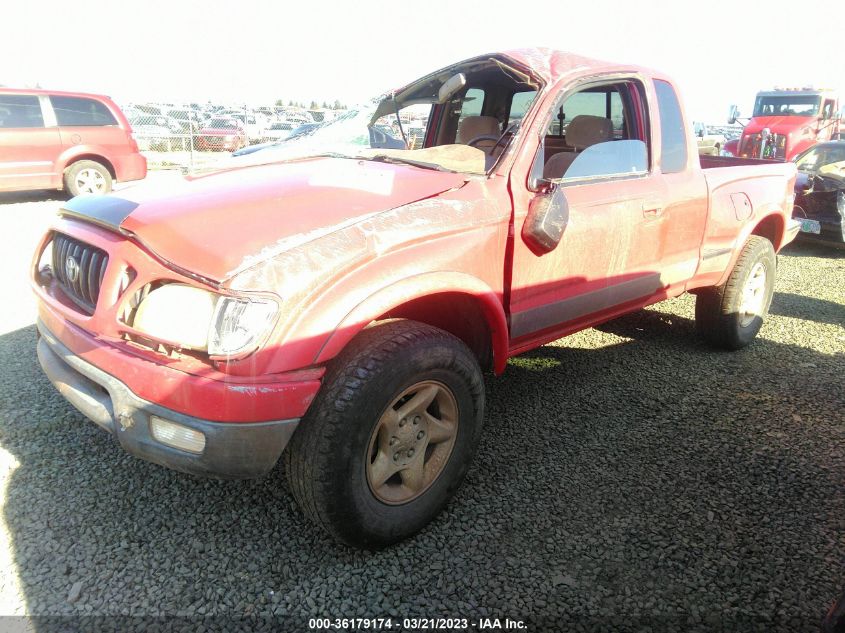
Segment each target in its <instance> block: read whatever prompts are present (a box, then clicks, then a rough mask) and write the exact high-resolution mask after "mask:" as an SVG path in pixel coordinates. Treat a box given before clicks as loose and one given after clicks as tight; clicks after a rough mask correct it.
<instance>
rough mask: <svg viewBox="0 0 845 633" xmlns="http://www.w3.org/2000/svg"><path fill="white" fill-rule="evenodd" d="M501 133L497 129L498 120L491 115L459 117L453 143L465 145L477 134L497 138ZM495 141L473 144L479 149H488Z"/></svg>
mask: <svg viewBox="0 0 845 633" xmlns="http://www.w3.org/2000/svg"><path fill="white" fill-rule="evenodd" d="M501 135H502V131H501V130H500V129H499V121H498V119H496V117H493V116H468V117H464V118H463V119H461V122H460V123H458V134H457V135H456V137H455V143H458V144H460V145H466V144H467V143H468V142H469V141H471V140H472V139H474V138H476V137H478V136H495V137H496V139H498V138H499V137H500V136H501ZM495 144H496V141H479V142H478V143H476V144H475V147H477V148H478V149H480V150H483V151H485V152H486V151H488V150H490V149H491V148H492V147H493V145H495Z"/></svg>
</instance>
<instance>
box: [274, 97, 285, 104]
mask: <svg viewBox="0 0 845 633" xmlns="http://www.w3.org/2000/svg"><path fill="white" fill-rule="evenodd" d="M275 105H277V106H283V105H285V100H284V99H276V103H275Z"/></svg>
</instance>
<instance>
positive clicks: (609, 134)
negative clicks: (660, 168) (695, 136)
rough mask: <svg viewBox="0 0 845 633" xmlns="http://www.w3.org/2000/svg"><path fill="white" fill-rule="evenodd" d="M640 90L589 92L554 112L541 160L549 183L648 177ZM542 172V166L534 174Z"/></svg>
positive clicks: (628, 84) (618, 87) (626, 84)
mask: <svg viewBox="0 0 845 633" xmlns="http://www.w3.org/2000/svg"><path fill="white" fill-rule="evenodd" d="M643 103H644V98H643V90H642V86H641V84H640V83H639V82H636V81H633V80H631V81H621V82H615V83H612V84H606V85H600V86H595V85H593V86H590V87H588V88H585V89H584V90H581V91H578V92H576V93H574V94H570V95H569V96H568V97H566V98H565V100H563V101H562V102H560V103H559V104H558V105H556V106H555V107H554V108H553V110H552V116H551V121H550V122H549V125H548V128H547V130H546V136H545V138H544V142H543V147H542V149H541V151H540V152H538V159H539V158H540V157H544V161H545V162H544V163H543V168H542V173H543V178H544V179H545V180H552V181H562V182H563V183H567V182H570V181H575V180H578V181H580V180H584V179H592V178H608V177H612V178H618V177H626V176H634V175H640V174H643V173H646V172H647V171H648V140H647V135H646V129H647V125H646V121H645V120H643V118H642V113H644V112H645V108H644V107H643ZM537 171H539V166H538V167H537V168H536V169H535V171H534V172H533V173H536V172H537Z"/></svg>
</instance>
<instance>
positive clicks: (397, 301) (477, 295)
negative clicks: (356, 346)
mask: <svg viewBox="0 0 845 633" xmlns="http://www.w3.org/2000/svg"><path fill="white" fill-rule="evenodd" d="M443 293H451V294H462V295H466V296H468V297H471V298H472V299H474V300H475V301H477V302H478V303H477V304H478V305H479V306H480V308H481V310H482V313H483V314H484V317H485V319H486V322H487V326H488V328H489V330H490V334H491V341H490V345H491V347H492V350H493V370H494V371H495V372H496V373H497V374H500V373H502V372H503V371H504V369H505V364H506V362H507V352H508V325H507V318H506V316H505V311H504V308H503V306H502V299H501V297H500V296H498V295H497V294H496V293H495V292H494V291H493V289H492V288H490V286H488V285H487V284H486V283H484V282H483V281H482V280H480V279H478V278H477V277H473V276H472V275H469V274H466V273H459V272H430V273H422V274H420V275H415V276H413V277H408V278H405V279H402V280H401V281H398V282H396V283H394V284H392V285H390V286H387V287H386V288H382V289H381V290H379V291H378V292H375V293H373V294H372V295H370V296H369V297H367V298H366V299H365V300H364V301H362V302H361V303H359V304H358V305H357V306H356V307H355V308H354V309H353V310H352V311H351V312H349V314H347V315H346V317H345V318H344V319H343V320H342V321H341V322H340V323H339V324H338V326H337V327H336V328H335V330H334V332H332V333H331V335H330V336H329V337H328V338H327V339H326V341H325V343H324V344H323V346H322V347H321V349H320V350H319V352H318V354H317V356H316V357H315V358H314V364H322V363H325V362H327V361H329V360H331V359H332V358H334V357H335V356H337V355H338V354H339V353H340V352H341V351H342V350H343V348H344V347H346V345H347V344H348V343H349V342H350V341H351V340H352V339H353V338H354V337H355V336H357V335H358V333H359V332H360V331H361V330H363V329H364V328H365V327H366V326H367V325H368V324H370V323H372V322H373V321H374V320H376V319H378V318H379V317H380V316H382V315H384V314H386V313H388V312H390V311H391V310H395V309H397V308H399V307H400V306H402V305H404V304H407V303H408V302H410V301H414V300H418V299H425V298H426V297H432V296H434V295H438V294H443Z"/></svg>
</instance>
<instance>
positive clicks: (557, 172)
mask: <svg viewBox="0 0 845 633" xmlns="http://www.w3.org/2000/svg"><path fill="white" fill-rule="evenodd" d="M612 139H613V123H612V122H611V120H610V119H606V118H604V117H601V116H591V115H589V114H579V115H578V116H576V117H575V118H574V119H572V121H571V122H570V123H569V125H568V126H567V128H566V144H567V145H570V146H571V147H573V148H574V151H572V152H558V153H557V154H553V155H552V156H551V158H549V160H547V161H546V165H545V166H544V167H543V178H545V179H546V180H557V179H559V178H563V175H564V174H565V173H566V170H567V169H569V166H570V165H571V164H572V162H573V161H574V160H575V158H576V157H577V156H578V152H579V151H581V150H583V149H586V148H588V147H590V146H591V145H596V144H597V143H606V142H607V141H610V140H612Z"/></svg>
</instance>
